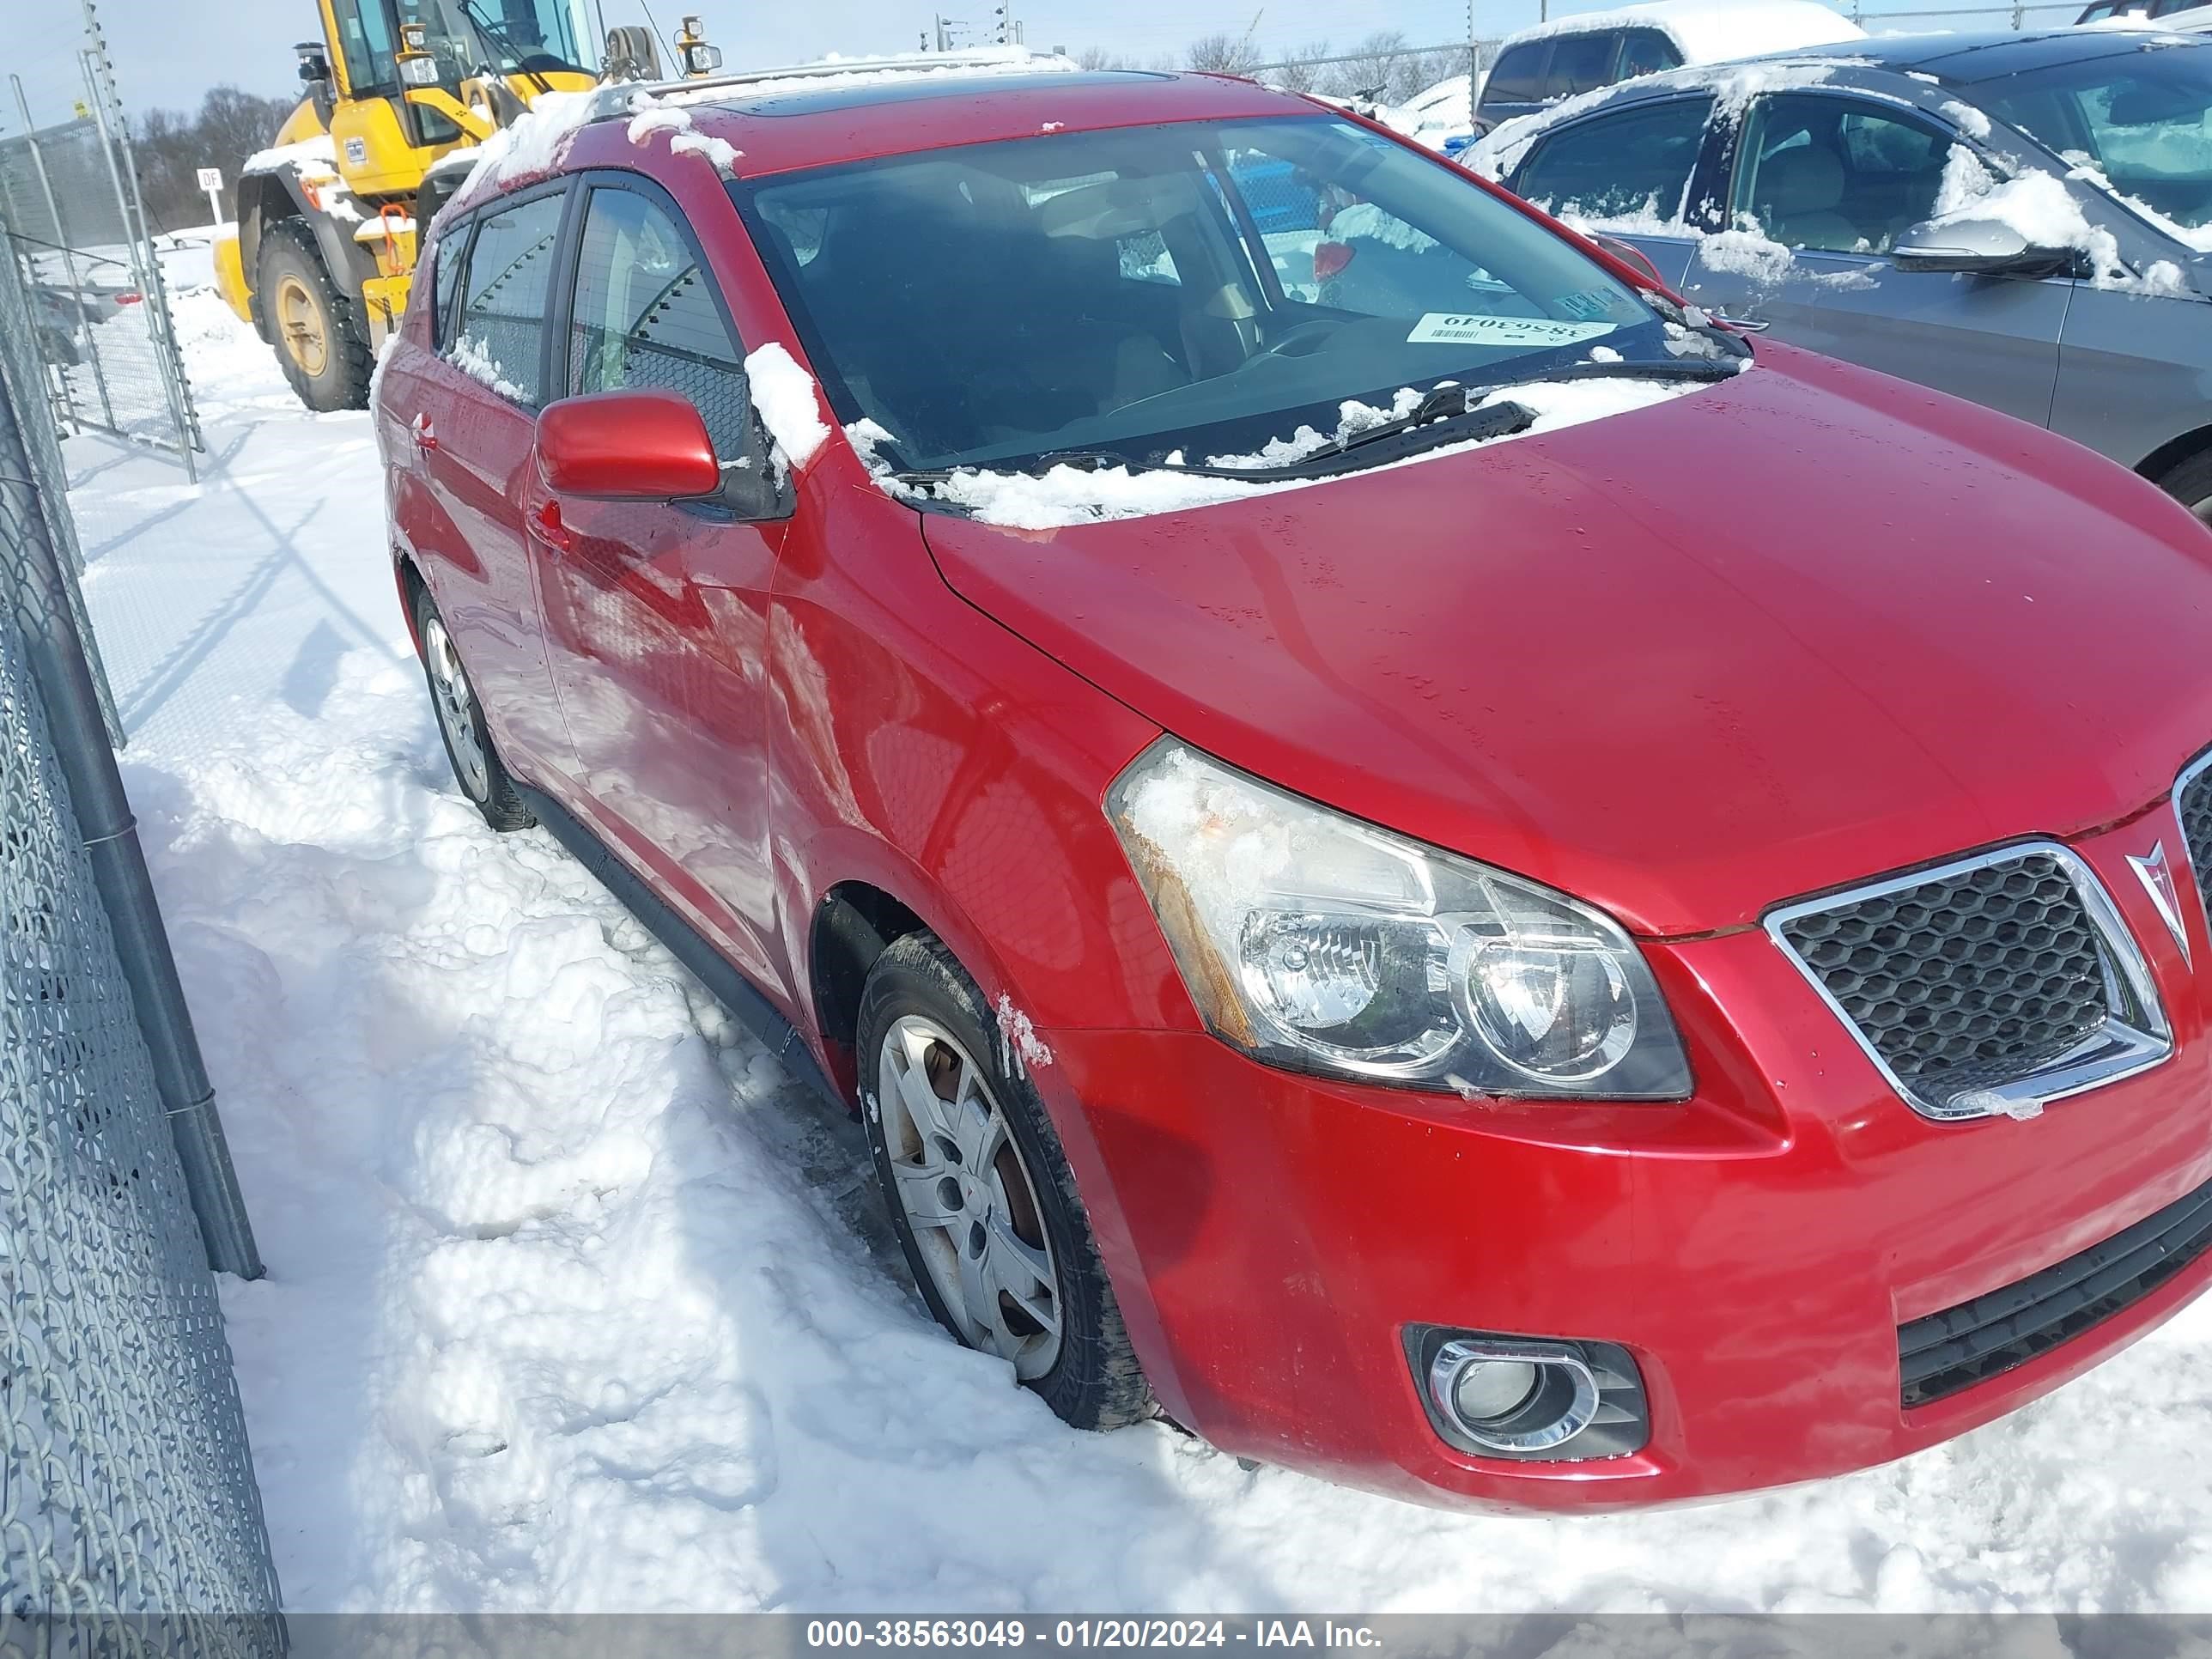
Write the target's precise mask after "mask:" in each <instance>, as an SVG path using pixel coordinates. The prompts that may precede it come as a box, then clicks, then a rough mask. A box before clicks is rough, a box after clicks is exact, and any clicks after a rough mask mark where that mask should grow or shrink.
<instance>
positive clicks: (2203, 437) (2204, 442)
mask: <svg viewBox="0 0 2212 1659" xmlns="http://www.w3.org/2000/svg"><path fill="white" fill-rule="evenodd" d="M2208 450H2212V425H2207V426H2200V427H2197V428H2194V429H2192V430H2191V431H2188V432H2185V433H2183V434H2182V435H2180V436H2179V437H2178V438H2169V439H2168V440H2166V442H2164V443H2162V444H2160V446H2159V447H2157V448H2156V449H2154V450H2153V451H2151V453H2149V454H2148V455H2146V456H2144V457H2143V459H2142V461H2141V462H2140V463H2138V464H2137V465H2136V472H2137V473H2139V474H2141V475H2142V477H2146V478H2148V479H2149V480H2150V481H2151V482H2152V483H2157V482H2158V481H2159V480H2160V478H2163V477H2165V476H2166V474H2167V473H2169V472H2171V471H2173V469H2174V468H2175V467H2177V466H2179V465H2181V464H2182V463H2183V462H2184V461H2189V460H2194V459H2196V458H2197V456H2199V455H2202V454H2203V453H2206V452H2207V451H2208Z"/></svg>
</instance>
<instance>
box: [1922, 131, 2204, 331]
mask: <svg viewBox="0 0 2212 1659" xmlns="http://www.w3.org/2000/svg"><path fill="white" fill-rule="evenodd" d="M1969 220H1988V221H1992V222H1996V223H1997V224H2001V225H2003V226H2004V227H2006V228H2008V229H2009V230H2011V231H2012V232H2013V233H2014V234H2016V235H2017V236H2019V237H2020V239H2021V240H2022V241H2023V242H2025V243H2027V246H2030V247H2036V248H2071V249H2073V250H2074V251H2075V252H2077V253H2080V254H2081V256H2082V257H2083V258H2085V259H2087V262H2088V265H2089V274H2090V281H2091V282H2092V283H2093V284H2094V285H2095V286H2096V287H2098V288H2104V289H2120V290H2123V291H2125V292H2128V293H2135V294H2144V295H2153V296H2155V297H2162V298H2165V297H2177V296H2179V295H2186V294H2189V293H2191V291H2192V290H2191V288H2190V286H2189V281H2188V278H2187V277H2186V276H2184V275H2183V274H2182V270H2181V268H2180V267H2179V265H2177V264H2172V262H2171V261H2168V260H2164V259H2160V260H2158V261H2155V262H2154V263H2153V264H2150V265H2148V266H2147V267H2146V268H2145V269H2144V270H2142V273H2141V274H2140V275H2138V274H2136V272H2134V271H2131V270H2129V269H2128V267H2127V264H2126V263H2125V262H2124V260H2123V259H2122V258H2120V244H2119V239H2118V238H2117V237H2115V236H2114V235H2113V234H2112V232H2111V231H2109V230H2106V228H2104V227H2103V226H2102V225H2093V224H2091V223H2090V222H2089V218H2088V216H2087V214H2085V213H2084V212H2082V210H2081V204H2080V203H2079V202H2077V201H2075V199H2074V194H2073V192H2072V191H2069V190H2068V189H2067V188H2066V181H2065V180H2063V179H2060V178H2059V177H2058V176H2057V174H2055V173H2045V172H2043V171H2042V170H2041V169H2040V168H2033V167H2031V168H2027V169H2026V170H2024V171H2022V172H2021V173H2017V174H2015V176H2013V177H2011V178H2008V179H2000V178H1999V177H1998V176H1997V175H1996V173H1992V172H1991V171H1990V169H1989V167H1987V166H1985V165H1984V163H1983V161H1981V159H1980V158H1979V157H1978V156H1977V155H1975V154H1974V153H1973V152H1972V150H1970V149H1967V148H1966V146H1965V145H1963V144H1954V145H1952V146H1951V155H1950V159H1949V160H1948V161H1947V162H1945V164H1944V167H1943V183H1942V188H1941V189H1940V190H1939V191H1937V192H1936V212H1935V216H1934V217H1933V219H1932V220H1931V221H1930V222H1931V223H1933V224H1936V225H1938V226H1942V225H1947V224H1959V223H1963V222H1966V221H1969Z"/></svg>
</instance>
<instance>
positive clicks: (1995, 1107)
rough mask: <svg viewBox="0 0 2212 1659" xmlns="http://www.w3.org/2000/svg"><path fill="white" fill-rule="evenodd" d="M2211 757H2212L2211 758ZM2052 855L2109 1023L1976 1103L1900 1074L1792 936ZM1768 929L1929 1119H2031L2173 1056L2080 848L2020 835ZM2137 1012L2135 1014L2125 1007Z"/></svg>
mask: <svg viewBox="0 0 2212 1659" xmlns="http://www.w3.org/2000/svg"><path fill="white" fill-rule="evenodd" d="M2208 758H2212V757H2208ZM2039 856H2040V857H2043V858H2047V859H2049V860H2051V861H2052V862H2053V863H2055V864H2056V865H2057V866H2058V867H2059V869H2060V870H2061V871H2062V872H2063V873H2064V874H2065V876H2066V878H2067V879H2068V880H2069V882H2070V883H2071V884H2072V886H2073V889H2074V894H2075V897H2076V899H2077V900H2078V901H2079V902H2080V903H2081V908H2082V911H2083V913H2084V914H2085V915H2086V916H2087V919H2088V922H2089V925H2090V927H2091V929H2092V931H2093V934H2094V936H2095V941H2096V943H2097V945H2099V947H2100V949H2099V955H2100V958H2101V964H2102V969H2103V972H2104V976H2105V981H2106V994H2105V1009H2106V1012H2105V1018H2104V1020H2103V1022H2102V1024H2100V1025H2098V1026H2096V1027H2095V1028H2094V1029H2093V1030H2090V1031H2089V1032H2088V1033H2087V1036H2083V1037H2082V1038H2081V1040H2079V1041H2077V1042H2075V1043H2073V1044H2072V1045H2071V1046H2069V1047H2068V1048H2065V1049H2064V1050H2063V1051H2062V1052H2060V1053H2057V1054H2053V1055H2051V1056H2050V1057H2048V1058H2047V1059H2045V1060H2043V1061H2042V1062H2041V1063H2039V1064H2038V1065H2037V1066H2035V1067H2034V1069H2033V1070H2032V1071H2030V1072H2028V1073H2025V1074H2023V1075H2021V1076H2019V1077H2015V1078H2010V1079H2004V1080H2002V1081H2000V1082H1996V1083H1992V1084H1991V1085H1988V1086H1985V1087H1983V1088H1980V1089H1977V1090H1974V1091H1972V1094H1973V1096H1974V1097H1975V1103H1972V1104H1970V1105H1960V1104H1959V1103H1956V1102H1948V1103H1947V1102H1943V1101H1936V1100H1930V1099H1928V1098H1927V1097H1924V1096H1923V1095H1922V1094H1920V1093H1919V1092H1917V1091H1915V1090H1914V1089H1913V1088H1912V1087H1911V1085H1908V1084H1907V1083H1906V1082H1905V1079H1903V1078H1902V1077H1900V1076H1899V1074H1898V1072H1897V1070H1896V1069H1895V1067H1894V1066H1892V1065H1891V1063H1890V1061H1889V1060H1887V1058H1886V1057H1885V1056H1884V1055H1883V1054H1882V1052H1881V1049H1880V1048H1879V1047H1877V1046H1876V1044H1875V1042H1874V1040H1873V1039H1872V1038H1871V1037H1870V1036H1869V1034H1868V1033H1867V1032H1866V1031H1865V1030H1863V1029H1862V1028H1861V1026H1860V1025H1859V1024H1858V1022H1857V1020H1856V1019H1854V1018H1852V1017H1851V1015H1850V1012H1848V1011H1847V1010H1846V1009H1845V1008H1844V1005H1843V1003H1842V1002H1841V1001H1840V1000H1838V998H1837V997H1836V995H1835V994H1833V993H1832V991H1831V990H1830V989H1829V987H1828V985H1827V982H1826V981H1825V980H1824V979H1823V978H1822V976H1821V974H1820V970H1819V969H1817V968H1815V967H1814V964H1813V963H1810V962H1808V960H1807V959H1806V958H1805V957H1804V956H1802V954H1800V952H1799V951H1798V950H1797V947H1796V945H1794V944H1793V943H1792V942H1791V940H1790V937H1789V935H1788V933H1786V932H1785V931H1784V930H1785V929H1786V928H1787V927H1788V926H1789V924H1790V923H1791V922H1793V921H1799V920H1801V919H1802V918H1805V917H1808V916H1816V915H1826V914H1829V913H1832V912H1837V911H1844V910H1849V909H1851V908H1854V907H1856V906H1858V905H1862V904H1864V903H1866V902H1869V901H1870V900H1874V899H1879V898H1883V897H1887V896H1891V895H1894V894H1899V893H1905V892H1910V891H1911V890H1913V889H1915V888H1921V887H1928V886H1932V885H1936V884H1940V883H1942V882H1944V881H1946V880H1948V879H1951V878H1957V877H1960V876H1963V875H1966V874H1970V873H1971V872H1975V871H1978V870H1983V869H1987V868H1990V867H1991V866H1998V865H2005V864H2013V863H2018V862H2021V861H2023V860H2028V859H2031V858H2034V857H2039ZM1762 926H1763V927H1765V931H1766V934H1767V937H1768V938H1769V939H1772V940H1773V941H1774V944H1775V945H1776V947H1777V948H1778V950H1780V951H1781V952H1782V954H1783V955H1784V957H1787V958H1788V959H1789V961H1790V964H1791V965H1792V966H1793V967H1795V968H1796V969H1797V971H1798V973H1799V974H1800V975H1802V976H1803V977H1804V980H1805V982H1806V983H1807V984H1808V985H1810V986H1811V987H1813V991H1814V994H1815V995H1817V996H1818V997H1819V998H1820V1000H1821V1001H1822V1002H1823V1003H1825V1004H1826V1005H1827V1008H1828V1012H1830V1013H1832V1014H1833V1015H1834V1016H1835V1017H1836V1020H1837V1023H1838V1024H1840V1025H1842V1027H1843V1028H1844V1030H1846V1031H1848V1032H1849V1033H1850V1036H1851V1039H1852V1041H1853V1042H1856V1043H1857V1044H1858V1046H1859V1048H1860V1051H1861V1052H1862V1053H1863V1054H1865V1055H1866V1057H1867V1058H1868V1059H1869V1060H1871V1061H1873V1063H1874V1066H1875V1069H1876V1070H1877V1071H1878V1072H1880V1073H1881V1076H1882V1079H1883V1080H1884V1081H1885V1082H1887V1084H1888V1085H1889V1086H1890V1087H1891V1088H1892V1089H1893V1090H1894V1091H1896V1093H1897V1096H1898V1098H1899V1099H1900V1100H1902V1101H1903V1102H1904V1103H1905V1104H1906V1105H1907V1106H1909V1107H1911V1109H1913V1110H1914V1111H1915V1112H1917V1113H1918V1114H1919V1115H1921V1116H1923V1117H1925V1118H1931V1119H1934V1120H1936V1121H1942V1122H1956V1121H1969V1120H1972V1119H1975V1118H1984V1117H1996V1116H2011V1117H2032V1116H2033V1115H2035V1114H2036V1113H2038V1112H2039V1111H2041V1110H2042V1109H2043V1108H2044V1107H2045V1105H2047V1104H2048V1103H2051V1102H2052V1101H2055V1100H2062V1099H2064V1098H2066V1097H2069V1096H2071V1095H2077V1094H2081V1093H2082V1092H2084V1091H2087V1090H2090V1089H2094V1088H2098V1087H2100V1086H2101V1085H2105V1084H2107V1083H2117V1082H2118V1081H2119V1080H2120V1079H2123V1078H2129V1077H2133V1076H2135V1075H2136V1074H2137V1073H2141V1072H2146V1071H2148V1070H2149V1069H2150V1068H2151V1067H2153V1066H2157V1065H2160V1064H2161V1063H2162V1062H2163V1061H2165V1060H2167V1059H2168V1058H2170V1057H2171V1056H2172V1053H2173V1031H2172V1024H2170V1023H2169V1022H2168V1020H2167V1018H2166V1009H2165V1006H2164V1005H2163V1004H2162V1003H2161V1002H2160V1000H2159V995H2158V987H2156V985H2155V984H2154V982H2153V981H2152V979H2151V976H2150V968H2149V965H2148V963H2146V962H2145V960H2144V959H2143V955H2142V951H2141V949H2140V948H2139V947H2138V946H2137V945H2136V941H2135V938H2134V936H2133V935H2132V934H2131V933H2130V932H2129V931H2128V927H2127V923H2126V922H2125V921H2124V920H2123V918H2122V917H2121V915H2120V913H2119V908H2118V906H2117V905H2115V904H2114V903H2113V902H2112V896H2111V895H2110V894H2109V893H2107V892H2106V890H2105V885H2104V884H2103V882H2101V881H2100V880H2099V879H2098V878H2097V874H2096V872H2094V871H2093V870H2092V869H2090V867H2089V866H2088V865H2087V864H2086V863H2085V862H2084V861H2083V860H2082V859H2081V856H2080V855H2079V854H2076V853H2075V851H2074V850H2073V849H2072V848H2069V847H2066V846H2063V845H2062V844H2060V843H2059V842H2053V841H2030V842H2014V843H2012V844H2011V845H2009V846H2005V847H2000V848H1994V849H1992V850H1991V851H1989V852H1986V853H1978V854H1972V855H1971V856H1969V857H1966V858H1960V859H1954V860H1949V861H1948V862H1946V863H1942V864H1939V865H1934V866H1929V867H1926V868H1923V869H1919V870H1914V871H1911V872H1908V873H1906V874H1903V875H1897V876H1890V877H1887V878H1883V879H1881V880H1879V881H1874V882H1868V883H1865V884H1862V885H1860V886H1857V887H1852V888H1848V889H1845V890H1842V891H1839V892H1833V893H1824V894H1822V895H1820V896H1818V897H1816V898H1811V899H1805V900H1802V901H1800V902H1796V903H1792V904H1786V905H1783V906H1780V907H1778V908H1776V909H1774V910H1771V911H1770V912H1768V913H1767V915H1766V916H1765V919H1764V921H1763V922H1762ZM2119 1011H2125V1012H2130V1013H2133V1014H2135V1015H2136V1016H2137V1018H2136V1019H2135V1020H2134V1021H2130V1020H2129V1019H2126V1018H2122V1017H2121V1012H2119Z"/></svg>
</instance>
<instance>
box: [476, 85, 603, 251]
mask: <svg viewBox="0 0 2212 1659" xmlns="http://www.w3.org/2000/svg"><path fill="white" fill-rule="evenodd" d="M620 96H621V88H614V87H592V88H586V89H585V90H583V91H580V92H542V93H540V94H538V97H537V99H536V100H534V101H533V102H532V104H531V106H530V107H529V108H528V109H527V110H526V111H524V112H523V113H522V114H521V115H520V116H519V117H517V118H516V119H515V120H514V122H513V125H509V126H504V127H501V128H500V129H499V131H496V132H495V133H493V134H492V136H491V137H489V138H487V139H485V140H484V141H483V143H482V144H480V145H478V146H477V149H476V151H475V155H476V165H475V166H474V167H471V168H470V169H469V175H468V177H467V178H465V179H463V180H462V181H461V185H460V188H459V189H458V190H456V191H454V192H453V194H452V195H451V196H450V197H447V201H446V206H445V207H443V208H441V209H439V210H438V212H439V216H440V217H441V218H442V217H443V216H444V215H445V212H446V210H447V208H451V207H453V206H454V205H455V204H465V203H466V202H467V201H468V200H469V199H470V198H471V197H473V196H474V195H475V194H476V192H477V191H479V190H483V189H487V188H489V187H492V186H495V185H508V184H513V183H514V182H516V181H517V180H518V179H528V178H532V177H535V176H536V175H537V174H538V173H550V172H551V171H553V169H555V168H556V167H559V166H560V165H561V162H562V158H563V157H565V156H566V155H568V146H569V144H570V143H572V142H574V138H575V137H576V134H577V133H578V132H579V131H581V130H582V129H583V128H584V127H585V126H586V125H589V124H590V123H591V122H592V121H593V120H595V119H597V118H599V117H600V116H602V115H611V114H614V113H616V112H617V111H618V110H619V109H621V108H622V107H623V104H622V103H621V102H620V101H618V100H619V98H620ZM433 222H434V223H435V221H433Z"/></svg>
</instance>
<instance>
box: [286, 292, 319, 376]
mask: <svg viewBox="0 0 2212 1659" xmlns="http://www.w3.org/2000/svg"><path fill="white" fill-rule="evenodd" d="M276 328H277V331H278V332H279V333H280V334H282V335H283V337H284V349H285V350H287V351H289V353H291V355H292V361H293V362H295V363H297V364H299V366H300V368H301V372H302V373H303V374H309V375H315V374H321V373H322V372H323V370H324V368H326V367H327V366H328V365H329V363H330V361H331V345H330V335H329V331H327V330H326V329H325V327H324V325H323V308H322V307H320V306H319V305H317V304H316V303H315V296H314V295H313V294H311V293H309V292H308V291H307V283H304V282H302V281H301V279H300V278H299V277H297V276H285V277H283V278H281V279H280V280H279V281H278V283H277V284H276Z"/></svg>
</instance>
